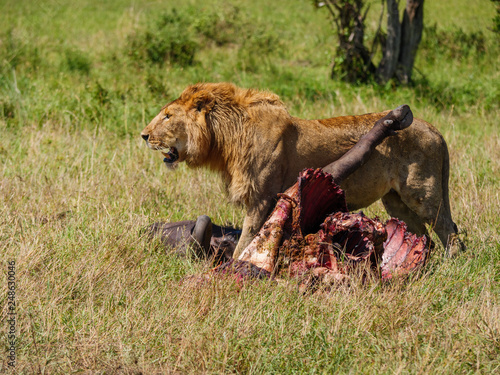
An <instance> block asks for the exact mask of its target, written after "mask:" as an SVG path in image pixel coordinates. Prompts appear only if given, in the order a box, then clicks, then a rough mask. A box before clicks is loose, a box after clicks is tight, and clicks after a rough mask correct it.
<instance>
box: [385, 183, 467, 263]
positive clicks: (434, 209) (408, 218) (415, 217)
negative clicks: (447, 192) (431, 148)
mask: <svg viewBox="0 0 500 375" xmlns="http://www.w3.org/2000/svg"><path fill="white" fill-rule="evenodd" d="M413 182H415V181H413ZM426 182H427V183H425V182H423V183H422V184H421V185H419V187H418V188H416V187H411V186H408V185H404V186H402V187H401V188H400V191H399V193H397V192H395V191H394V194H395V195H398V196H399V200H400V204H396V203H395V202H397V198H395V196H394V195H391V196H390V197H388V198H389V199H387V198H386V197H384V200H385V202H384V205H385V206H386V208H387V204H386V202H389V201H390V202H391V203H389V205H392V206H391V209H392V210H394V211H396V210H399V211H401V212H400V213H399V215H402V216H401V217H398V218H400V219H402V220H404V221H405V222H407V224H408V228H409V229H410V231H415V233H416V234H427V231H426V230H425V224H429V225H430V226H431V228H432V229H433V230H434V232H435V233H436V234H437V235H438V237H439V239H440V241H441V243H442V244H443V246H444V247H445V249H446V252H447V255H449V256H454V255H456V254H457V253H458V252H459V251H462V250H465V246H464V245H463V243H462V242H461V241H460V239H459V238H458V235H457V234H458V229H457V226H456V224H455V223H454V222H453V220H452V218H451V210H450V206H449V203H448V201H447V200H444V199H442V197H443V194H442V190H441V189H440V186H439V184H432V183H429V181H426ZM389 194H391V193H389ZM404 206H406V208H407V211H406V212H405V209H404ZM388 211H389V209H388ZM389 212H390V211H389ZM403 216H405V217H403Z"/></svg>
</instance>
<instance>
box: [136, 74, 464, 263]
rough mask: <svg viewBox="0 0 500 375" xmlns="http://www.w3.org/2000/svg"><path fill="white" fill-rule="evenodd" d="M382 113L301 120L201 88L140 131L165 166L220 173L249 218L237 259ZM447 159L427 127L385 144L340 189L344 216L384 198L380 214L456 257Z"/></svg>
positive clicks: (230, 92)
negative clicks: (282, 205) (294, 193)
mask: <svg viewBox="0 0 500 375" xmlns="http://www.w3.org/2000/svg"><path fill="white" fill-rule="evenodd" d="M387 113H388V112H382V113H370V114H365V115H360V116H343V117H334V118H330V119H324V120H303V119H299V118H296V117H293V116H290V114H289V113H288V111H287V109H286V107H285V105H284V104H283V102H281V100H280V99H279V97H278V96H277V95H275V94H272V93H269V92H262V91H257V90H247V89H242V88H238V87H236V86H234V85H233V84H230V83H198V84H195V85H192V86H189V87H188V88H186V89H185V90H184V92H183V93H182V94H181V96H180V97H179V98H178V99H176V100H174V101H173V102H171V103H169V104H167V105H166V106H164V107H163V108H162V110H161V111H160V113H159V114H158V115H157V116H156V117H155V118H154V119H153V120H152V121H151V123H150V124H149V125H148V126H147V127H146V128H145V129H144V130H143V131H142V133H141V136H142V137H143V138H144V140H146V142H147V144H148V146H149V147H150V148H151V149H153V150H158V151H161V152H162V154H163V155H164V156H165V159H164V161H165V162H167V163H173V162H176V161H178V162H182V161H185V162H186V163H187V164H188V165H189V166H191V167H201V166H205V167H208V168H210V169H212V170H215V171H219V172H220V173H221V174H222V177H223V179H224V181H225V183H226V186H227V188H228V192H229V195H230V197H231V199H232V201H233V202H236V203H240V204H243V205H244V206H245V207H246V209H247V213H246V217H245V220H244V223H243V230H242V235H241V238H240V241H239V243H238V246H237V248H236V251H235V254H234V257H235V258H238V256H239V255H240V253H241V252H242V251H243V249H245V247H246V246H247V245H248V243H249V242H250V241H251V240H252V237H253V236H254V235H255V234H256V233H257V232H258V231H259V229H260V228H261V226H262V224H263V223H264V221H265V220H266V218H267V216H268V214H269V213H270V211H271V210H272V208H273V206H274V203H275V198H276V196H277V194H278V193H281V192H283V191H285V190H286V189H287V188H288V187H289V186H291V185H292V184H293V183H294V182H295V181H296V179H297V176H298V174H299V172H300V171H302V170H303V169H304V168H318V167H324V166H326V165H328V164H329V163H331V162H333V161H335V160H337V159H338V158H339V157H340V156H342V155H343V154H344V153H345V152H346V151H347V150H349V149H350V148H351V147H352V146H353V145H354V144H355V143H356V142H357V141H358V140H359V138H360V137H361V136H362V135H363V134H365V133H367V132H368V131H369V130H370V129H371V127H372V126H373V124H374V123H375V122H376V121H377V120H378V119H379V118H381V117H382V116H384V115H385V114H387ZM448 174H449V158H448V149H447V146H446V143H445V141H444V139H443V137H442V135H441V134H440V133H439V132H438V130H437V129H436V128H434V127H433V126H432V125H431V124H428V123H427V122H425V121H422V120H418V119H415V120H414V122H413V124H412V125H411V126H410V127H409V128H408V129H405V130H403V131H400V132H399V133H398V134H397V135H395V136H392V137H389V138H387V139H386V140H385V141H384V142H382V143H381V144H380V145H379V146H378V147H377V149H376V150H375V152H374V153H373V155H372V156H371V158H370V160H368V161H367V162H366V164H365V165H363V166H362V167H361V168H360V169H358V170H357V171H356V172H355V173H353V174H352V175H351V176H350V177H349V178H347V179H346V180H345V181H344V182H343V183H342V184H341V187H342V188H343V189H344V190H345V192H346V198H347V202H348V206H349V209H351V210H355V209H359V208H362V207H366V206H368V205H370V204H372V203H373V202H375V201H376V200H378V199H380V198H382V202H383V204H384V206H385V208H386V210H387V212H388V213H389V214H390V215H392V216H395V217H397V218H399V219H401V220H404V221H405V222H406V223H407V224H408V228H409V230H410V231H412V232H414V233H416V234H418V235H421V234H427V230H426V227H425V224H426V223H427V224H430V225H431V226H432V227H433V229H434V231H435V232H436V233H437V235H438V236H439V239H440V240H441V242H442V243H443V245H447V247H448V248H449V247H451V246H452V245H453V248H454V249H453V251H455V250H458V248H459V247H460V246H461V244H460V243H459V241H457V239H458V238H457V236H456V233H457V226H456V225H455V223H454V222H453V220H452V218H451V212H450V204H449V198H448Z"/></svg>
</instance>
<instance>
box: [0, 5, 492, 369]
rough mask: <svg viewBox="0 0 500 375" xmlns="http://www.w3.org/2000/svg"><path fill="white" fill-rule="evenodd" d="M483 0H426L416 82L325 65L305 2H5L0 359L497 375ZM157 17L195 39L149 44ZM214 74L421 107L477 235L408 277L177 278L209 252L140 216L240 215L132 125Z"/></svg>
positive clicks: (325, 48) (319, 101)
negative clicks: (177, 53)
mask: <svg viewBox="0 0 500 375" xmlns="http://www.w3.org/2000/svg"><path fill="white" fill-rule="evenodd" d="M374 5H376V4H374ZM471 6H472V5H470V4H469V2H466V1H463V0H461V1H458V2H455V4H454V6H453V7H450V6H449V5H445V2H434V3H429V4H426V15H425V17H426V24H427V25H429V27H428V28H427V29H426V31H425V34H424V40H423V42H422V48H421V50H420V51H419V53H418V56H417V63H416V66H417V68H418V72H416V73H415V79H416V82H415V84H414V86H412V87H394V86H392V85H391V84H388V85H386V86H377V85H375V84H369V85H364V86H350V85H347V84H345V83H342V82H336V81H331V80H329V79H328V78H327V77H328V73H329V63H330V61H331V58H332V56H331V53H332V51H333V50H334V43H335V40H334V38H333V33H332V32H331V28H330V27H331V26H330V23H329V21H328V18H327V15H326V13H325V12H322V11H320V10H319V11H316V10H315V9H314V8H313V7H312V6H311V5H310V3H308V2H299V1H295V2H271V3H269V2H263V1H260V0H259V1H254V2H250V1H246V2H245V1H244V2H236V1H230V2H218V1H216V0H209V1H208V0H207V1H206V2H203V5H200V4H199V3H195V2H193V1H187V2H183V3H182V4H175V3H169V2H157V1H149V2H146V1H141V2H128V1H124V0H113V1H108V2H105V3H102V4H101V3H99V2H96V1H94V0H87V1H80V2H78V4H76V3H74V2H69V1H60V0H59V1H50V0H49V1H45V2H43V3H35V4H33V2H29V1H24V0H21V1H18V2H16V3H15V5H14V4H13V3H10V2H4V3H2V4H1V5H0V12H1V13H2V19H3V20H4V22H2V23H1V24H0V130H1V131H2V137H0V171H1V173H0V191H1V193H0V249H1V253H0V254H1V256H0V259H1V260H2V265H3V267H4V270H5V271H2V272H0V275H1V276H0V285H5V289H2V290H6V286H7V261H8V260H12V259H14V260H15V261H16V280H17V284H16V301H17V338H18V341H17V364H16V368H15V371H12V370H9V368H8V366H7V337H6V335H7V323H6V319H7V318H6V312H7V310H6V306H7V304H6V301H7V299H6V293H4V292H3V293H1V294H0V301H1V303H0V306H2V309H3V310H2V312H3V313H2V327H3V328H1V329H0V342H1V343H2V345H3V347H4V348H5V349H4V351H3V352H2V353H3V354H2V355H1V356H0V371H1V372H4V371H11V372H15V373H26V374H31V373H73V372H80V373H367V374H368V373H374V372H379V373H383V374H385V373H449V374H455V373H484V374H490V373H496V372H500V360H499V358H500V341H499V337H500V298H499V296H500V285H499V283H500V276H499V275H500V266H499V265H500V233H499V228H500V218H499V212H500V199H499V194H498V191H499V187H500V178H499V176H500V147H499V146H500V138H499V135H498V113H499V103H500V97H499V91H498V87H500V84H499V83H500V82H499V81H500V79H499V72H498V58H499V50H498V35H495V34H493V33H492V32H491V31H490V28H491V27H492V25H493V24H492V22H491V25H490V24H489V23H488V22H489V19H490V18H491V19H492V18H493V16H494V14H493V10H494V7H493V3H491V2H488V1H485V2H481V3H474V4H473V6H474V7H475V8H474V11H471ZM173 8H175V9H176V12H177V13H176V16H175V18H174V19H173V20H172V15H173V14H174V13H173V11H172V9H173ZM478 15H481V17H480V21H479V22H478V19H477V17H478ZM165 17H167V18H168V17H171V18H170V21H168V22H170V23H169V24H168V25H169V28H170V29H169V30H172V33H174V32H177V33H178V32H180V31H179V29H178V27H179V26H184V29H185V35H184V36H183V37H184V38H185V40H187V41H188V42H189V43H191V42H192V43H195V44H196V45H197V49H196V50H195V54H194V57H193V60H192V61H189V59H187V60H182V59H180V60H176V59H175V58H172V57H171V56H169V57H168V60H167V61H165V62H162V61H155V60H154V58H153V59H152V58H151V56H150V55H148V48H151V46H152V45H154V44H152V39H151V37H154V38H157V39H158V40H157V42H159V43H160V45H161V44H162V43H174V42H175V40H173V41H172V39H169V38H170V37H171V34H169V33H168V32H167V33H165V32H164V30H163V28H164V26H165ZM375 17H376V16H375ZM162 22H163V24H162ZM434 25H435V26H434ZM148 33H149V37H148ZM367 35H368V37H370V32H367ZM148 38H149V39H148ZM176 40H179V38H177V39H176ZM189 43H188V44H189ZM131 46H134V49H131ZM172 46H175V45H174V44H172ZM172 48H173V47H172ZM223 80H227V81H232V82H235V83H236V84H238V85H241V86H246V87H256V88H261V89H269V90H271V91H274V92H276V93H278V94H279V95H280V96H281V97H282V99H283V100H284V101H285V102H286V103H287V105H288V106H289V109H290V112H291V113H292V114H293V115H296V116H300V117H304V118H322V117H331V116H332V115H343V114H353V113H365V112H370V111H379V110H382V109H386V108H394V107H396V106H397V105H399V104H402V103H408V104H410V106H411V107H412V109H413V111H414V113H415V115H416V116H418V117H420V118H424V119H426V120H428V121H429V122H431V123H433V124H435V125H436V127H438V129H439V130H440V131H441V132H442V133H443V135H444V137H445V139H446V140H447V142H448V146H449V149H450V157H451V177H450V197H451V203H452V210H453V216H454V219H455V221H456V222H457V224H458V226H459V228H460V230H461V231H462V232H463V236H464V237H466V238H465V241H466V242H467V245H468V249H469V250H468V251H467V252H466V253H464V254H461V255H460V256H458V257H457V258H455V259H452V260H448V259H445V258H444V256H443V249H442V248H437V249H436V251H435V252H434V253H433V255H432V258H431V260H430V262H429V264H428V266H427V267H426V268H425V270H423V272H422V273H421V274H419V275H415V277H412V278H411V279H410V280H408V281H405V282H403V281H396V282H394V283H389V284H382V283H380V282H373V283H370V284H368V285H362V284H361V283H358V282H355V283H354V284H353V285H350V286H349V287H340V288H339V289H338V290H336V291H334V292H332V293H319V294H315V295H306V296H302V295H299V294H298V292H297V290H296V288H295V286H294V285H293V283H292V284H291V285H284V284H279V285H270V284H268V283H266V282H257V283H254V284H252V285H245V286H244V287H241V285H236V284H234V282H233V281H231V280H226V279H223V280H216V281H213V282H209V283H206V284H203V285H193V284H192V283H189V282H187V281H185V279H184V277H185V276H188V275H193V274H199V273H201V272H204V271H206V270H208V269H209V267H210V266H209V265H208V264H205V263H203V262H198V261H196V260H193V259H179V258H178V257H176V256H174V255H173V254H171V253H170V252H165V251H164V249H162V248H161V247H160V246H159V245H158V244H157V243H149V242H147V241H145V240H144V239H142V238H140V237H139V236H138V231H139V229H140V228H141V227H143V226H145V225H147V224H149V223H152V222H155V221H159V220H165V221H177V220H185V219H193V218H195V217H197V216H198V215H200V214H208V215H209V216H211V217H212V218H213V220H214V221H215V222H217V223H222V224H229V223H233V224H235V225H241V224H242V219H243V211H242V210H241V208H239V207H235V206H232V205H230V204H229V203H228V202H227V199H226V195H225V192H224V188H223V187H222V185H221V184H220V181H219V179H218V177H217V176H216V175H214V174H212V173H210V172H207V171H204V170H189V169H187V168H186V167H185V166H180V167H179V168H178V169H176V170H174V171H166V170H165V168H164V166H163V163H161V158H160V156H159V155H156V154H154V153H152V152H150V151H149V150H148V149H146V148H145V146H144V145H143V142H142V140H141V139H140V137H138V134H139V132H140V130H142V128H143V127H144V126H145V125H146V124H147V122H148V121H149V119H150V118H152V117H153V116H154V115H155V114H156V112H157V111H158V110H159V108H161V106H162V105H163V104H165V103H166V102H168V101H169V100H171V99H173V98H175V97H176V96H177V95H178V94H179V93H180V92H181V91H182V89H183V88H184V87H185V86H186V85H188V84H191V83H193V82H196V81H223ZM366 212H367V213H368V214H370V215H382V216H383V215H384V212H383V208H382V206H381V204H380V203H378V204H375V205H374V206H372V207H370V208H369V209H367V210H366ZM2 288H4V287H2Z"/></svg>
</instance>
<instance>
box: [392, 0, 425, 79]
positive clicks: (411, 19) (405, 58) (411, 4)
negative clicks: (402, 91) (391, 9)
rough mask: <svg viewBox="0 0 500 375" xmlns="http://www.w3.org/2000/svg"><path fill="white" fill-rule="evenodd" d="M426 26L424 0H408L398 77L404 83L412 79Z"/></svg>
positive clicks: (402, 28)
mask: <svg viewBox="0 0 500 375" xmlns="http://www.w3.org/2000/svg"><path fill="white" fill-rule="evenodd" d="M423 28H424V0H407V1H406V9H405V13H404V16H403V24H402V25H401V48H400V50H399V61H398V69H397V70H396V77H397V78H398V79H399V81H400V82H402V83H405V84H406V83H409V82H410V81H411V72H412V70H413V63H414V62H415V55H416V53H417V49H418V45H419V43H420V39H421V38H422V30H423Z"/></svg>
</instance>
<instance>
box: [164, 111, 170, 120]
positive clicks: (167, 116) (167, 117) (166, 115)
mask: <svg viewBox="0 0 500 375" xmlns="http://www.w3.org/2000/svg"><path fill="white" fill-rule="evenodd" d="M170 117H172V115H171V114H168V113H167V114H165V117H163V120H168V119H169V118H170Z"/></svg>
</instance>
